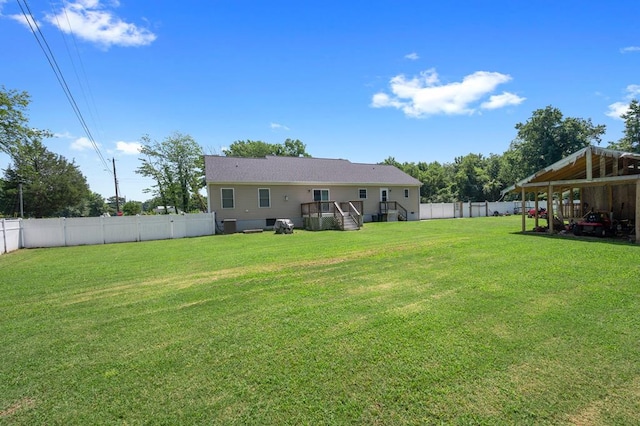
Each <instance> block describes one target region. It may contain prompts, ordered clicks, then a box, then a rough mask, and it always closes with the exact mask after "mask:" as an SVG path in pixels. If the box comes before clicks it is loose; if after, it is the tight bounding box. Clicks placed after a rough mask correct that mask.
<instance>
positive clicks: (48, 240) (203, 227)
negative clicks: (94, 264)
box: [0, 213, 216, 253]
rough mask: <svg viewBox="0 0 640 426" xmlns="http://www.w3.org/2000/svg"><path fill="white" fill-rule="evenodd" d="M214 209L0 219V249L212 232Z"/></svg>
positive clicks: (214, 226)
mask: <svg viewBox="0 0 640 426" xmlns="http://www.w3.org/2000/svg"><path fill="white" fill-rule="evenodd" d="M215 230H216V223H215V213H199V214H186V215H158V216H119V217H77V218H75V217H74V218H55V219H26V220H21V219H18V220H5V219H3V220H2V224H1V225H0V237H2V238H1V239H2V241H0V244H3V245H0V249H2V250H1V251H0V253H6V252H9V251H13V250H17V249H18V248H36V247H63V246H78V245H92V244H110V243H125V242H136V241H151V240H165V239H171V238H185V237H198V236H203V235H214V234H215V232H216V231H215Z"/></svg>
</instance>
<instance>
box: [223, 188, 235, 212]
mask: <svg viewBox="0 0 640 426" xmlns="http://www.w3.org/2000/svg"><path fill="white" fill-rule="evenodd" d="M224 190H231V193H232V194H233V198H232V201H233V206H232V207H225V206H224V196H223V195H222V191H224ZM220 208H222V209H225V210H233V209H235V208H236V190H235V189H234V188H220Z"/></svg>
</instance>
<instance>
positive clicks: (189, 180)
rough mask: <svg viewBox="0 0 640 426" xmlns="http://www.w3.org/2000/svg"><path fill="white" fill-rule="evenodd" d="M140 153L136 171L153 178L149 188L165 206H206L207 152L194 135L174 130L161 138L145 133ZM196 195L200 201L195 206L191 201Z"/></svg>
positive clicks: (194, 207) (187, 208) (177, 207)
mask: <svg viewBox="0 0 640 426" xmlns="http://www.w3.org/2000/svg"><path fill="white" fill-rule="evenodd" d="M140 153H141V154H142V157H141V158H140V161H142V164H141V165H140V167H138V169H137V170H136V173H138V174H141V175H143V176H146V177H150V178H152V179H153V180H154V182H155V185H154V186H153V188H149V189H148V190H147V192H152V194H153V195H154V196H157V197H159V198H160V199H161V200H162V204H163V205H164V207H165V209H166V208H168V207H169V206H172V207H174V208H175V211H176V213H177V212H178V210H182V211H184V212H190V211H193V210H206V205H205V203H204V200H203V198H202V197H201V196H200V190H201V189H202V188H203V187H204V185H205V182H204V153H203V151H202V147H200V145H198V143H197V142H196V141H195V140H194V139H193V138H192V137H191V136H189V135H185V134H182V133H179V132H175V133H173V134H172V135H170V136H169V137H167V138H165V139H164V140H163V141H162V142H157V141H153V140H151V138H149V136H143V137H142V149H141V150H140ZM194 197H195V199H196V200H197V201H198V205H195V206H194V205H192V202H191V200H192V199H193V198H194Z"/></svg>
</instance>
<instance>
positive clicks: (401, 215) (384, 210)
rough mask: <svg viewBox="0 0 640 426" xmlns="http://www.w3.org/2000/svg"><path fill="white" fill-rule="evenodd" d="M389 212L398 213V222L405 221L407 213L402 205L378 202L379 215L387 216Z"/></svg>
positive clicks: (391, 202) (392, 202) (393, 202)
mask: <svg viewBox="0 0 640 426" xmlns="http://www.w3.org/2000/svg"><path fill="white" fill-rule="evenodd" d="M390 210H394V211H397V212H398V220H407V218H408V213H407V209H405V208H404V207H403V206H402V204H400V203H399V202H397V201H380V214H381V215H385V214H388V213H389V211H390Z"/></svg>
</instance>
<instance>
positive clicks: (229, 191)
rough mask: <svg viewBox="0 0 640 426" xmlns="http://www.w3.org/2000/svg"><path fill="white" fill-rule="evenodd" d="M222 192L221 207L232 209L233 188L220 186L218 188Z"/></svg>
mask: <svg viewBox="0 0 640 426" xmlns="http://www.w3.org/2000/svg"><path fill="white" fill-rule="evenodd" d="M220 192H221V194H222V208H223V209H232V208H234V207H235V197H234V193H233V192H234V191H233V188H222V189H221V190H220Z"/></svg>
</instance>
